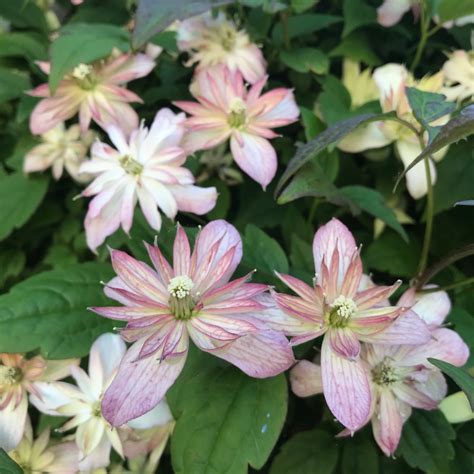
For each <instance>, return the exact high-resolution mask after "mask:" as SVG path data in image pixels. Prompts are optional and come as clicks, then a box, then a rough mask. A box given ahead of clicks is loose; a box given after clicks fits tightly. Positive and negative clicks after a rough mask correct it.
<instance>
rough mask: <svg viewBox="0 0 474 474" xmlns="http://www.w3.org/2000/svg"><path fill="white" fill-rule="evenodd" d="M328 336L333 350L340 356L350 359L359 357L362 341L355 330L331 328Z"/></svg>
mask: <svg viewBox="0 0 474 474" xmlns="http://www.w3.org/2000/svg"><path fill="white" fill-rule="evenodd" d="M326 337H327V338H329V343H330V346H331V350H333V351H334V352H335V353H336V354H337V355H338V356H339V357H344V358H345V359H350V360H354V359H357V358H358V357H359V353H360V343H359V341H358V339H357V337H356V335H355V334H354V332H353V331H351V330H350V329H348V328H344V329H342V328H341V329H330V330H329V331H328V333H327V336H326Z"/></svg>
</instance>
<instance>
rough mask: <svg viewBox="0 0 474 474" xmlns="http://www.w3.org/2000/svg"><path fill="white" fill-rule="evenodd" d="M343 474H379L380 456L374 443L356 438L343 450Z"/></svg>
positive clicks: (350, 440) (359, 437)
mask: <svg viewBox="0 0 474 474" xmlns="http://www.w3.org/2000/svg"><path fill="white" fill-rule="evenodd" d="M341 468H342V474H378V472H379V456H378V454H377V447H376V446H375V444H374V442H373V441H370V440H368V439H367V438H363V437H362V436H360V435H358V436H354V437H353V438H350V439H348V440H347V442H346V443H345V444H344V446H343V449H342V463H341Z"/></svg>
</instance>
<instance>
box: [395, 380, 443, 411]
mask: <svg viewBox="0 0 474 474" xmlns="http://www.w3.org/2000/svg"><path fill="white" fill-rule="evenodd" d="M393 393H394V394H395V395H396V396H397V397H398V398H399V399H400V400H402V401H404V402H405V403H408V405H410V406H412V407H414V408H422V409H423V410H434V409H435V408H436V407H437V406H438V401H436V400H433V399H431V398H430V397H429V396H428V395H426V394H425V393H423V392H421V391H419V390H417V389H416V388H415V386H413V385H410V384H408V383H401V384H395V385H394V386H393Z"/></svg>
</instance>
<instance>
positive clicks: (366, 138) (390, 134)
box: [338, 63, 447, 199]
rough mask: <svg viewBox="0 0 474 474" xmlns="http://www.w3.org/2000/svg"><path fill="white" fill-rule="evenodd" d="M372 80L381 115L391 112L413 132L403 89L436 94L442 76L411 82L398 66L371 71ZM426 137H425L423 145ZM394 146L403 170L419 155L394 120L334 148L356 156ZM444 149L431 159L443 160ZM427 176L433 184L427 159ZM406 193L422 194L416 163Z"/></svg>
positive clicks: (405, 130)
mask: <svg viewBox="0 0 474 474" xmlns="http://www.w3.org/2000/svg"><path fill="white" fill-rule="evenodd" d="M373 79H374V81H375V83H376V85H377V87H378V89H379V93H380V104H381V106H382V110H383V111H384V112H390V111H395V112H396V113H397V115H398V117H399V118H401V119H403V120H405V121H407V122H409V123H410V124H411V125H412V126H413V127H414V128H415V129H418V130H419V129H420V124H419V123H418V122H417V121H416V119H415V117H414V115H413V112H412V110H411V108H410V105H409V103H408V99H407V96H406V93H405V87H406V86H413V87H416V88H418V89H420V90H423V91H427V92H440V91H441V88H442V84H443V74H442V73H441V72H440V73H438V74H435V75H433V76H431V77H429V76H427V77H424V78H422V79H420V80H415V79H414V78H413V77H412V76H411V75H410V73H409V72H408V71H407V69H406V68H405V66H403V65H402V64H394V63H393V64H392V63H390V64H385V65H384V66H381V67H379V68H377V69H376V70H375V71H374V74H373ZM446 120H447V117H446V118H445V117H442V118H441V119H438V120H437V121H436V123H433V125H442V124H444V123H445V121H446ZM427 140H428V137H427V136H426V137H425V142H427ZM391 143H394V145H395V150H396V152H397V154H398V156H399V157H400V159H401V161H402V162H403V165H404V167H405V168H407V167H408V166H409V165H410V164H411V163H412V162H413V160H415V158H417V157H418V155H419V154H420V153H421V151H422V148H421V146H420V143H419V140H418V137H417V136H416V135H415V134H414V133H413V131H412V130H410V129H408V128H407V127H406V126H405V125H402V124H400V123H398V122H394V121H384V122H372V123H371V124H369V125H367V126H366V127H361V128H360V129H358V130H356V131H355V132H353V133H351V134H349V135H348V136H346V137H345V138H344V139H343V140H342V141H341V142H339V144H338V147H339V148H340V149H341V150H343V151H346V152H349V153H359V152H362V151H365V150H370V149H374V148H381V147H384V146H387V145H389V144H391ZM446 151H447V148H443V149H442V150H440V151H439V152H438V153H435V154H434V156H433V158H434V159H436V160H440V159H442V158H443V156H444V155H445V153H446ZM429 166H430V173H431V180H432V182H433V183H435V182H436V168H435V166H434V164H433V162H432V160H430V162H429ZM406 181H407V188H408V192H409V193H410V194H411V196H412V197H413V198H414V199H420V198H421V197H423V196H424V195H426V193H427V190H428V185H427V181H426V171H425V165H424V163H423V162H421V163H418V164H417V165H416V166H414V167H413V168H412V169H411V170H410V171H409V172H408V173H407V174H406Z"/></svg>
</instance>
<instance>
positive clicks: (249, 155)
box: [230, 132, 278, 190]
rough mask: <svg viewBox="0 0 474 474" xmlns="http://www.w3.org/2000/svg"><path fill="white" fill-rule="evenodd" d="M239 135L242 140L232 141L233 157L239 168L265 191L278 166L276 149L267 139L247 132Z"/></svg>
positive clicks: (233, 137) (235, 139)
mask: <svg viewBox="0 0 474 474" xmlns="http://www.w3.org/2000/svg"><path fill="white" fill-rule="evenodd" d="M239 135H240V140H239V139H237V138H236V136H232V138H231V139H230V149H231V151H232V156H233V157H234V160H235V161H236V163H237V164H238V165H239V167H240V168H241V169H242V170H243V171H244V172H245V173H247V174H248V175H249V176H250V177H251V178H252V179H254V180H255V181H257V183H259V184H261V185H262V187H263V189H264V190H265V188H266V187H267V185H268V184H269V183H270V181H271V180H272V179H273V177H274V176H275V173H276V170H277V166H278V163H277V155H276V152H275V149H274V148H273V147H272V146H271V145H270V142H269V141H268V140H266V139H265V138H262V137H259V136H257V135H251V134H249V133H246V132H239ZM239 141H240V143H239Z"/></svg>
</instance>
